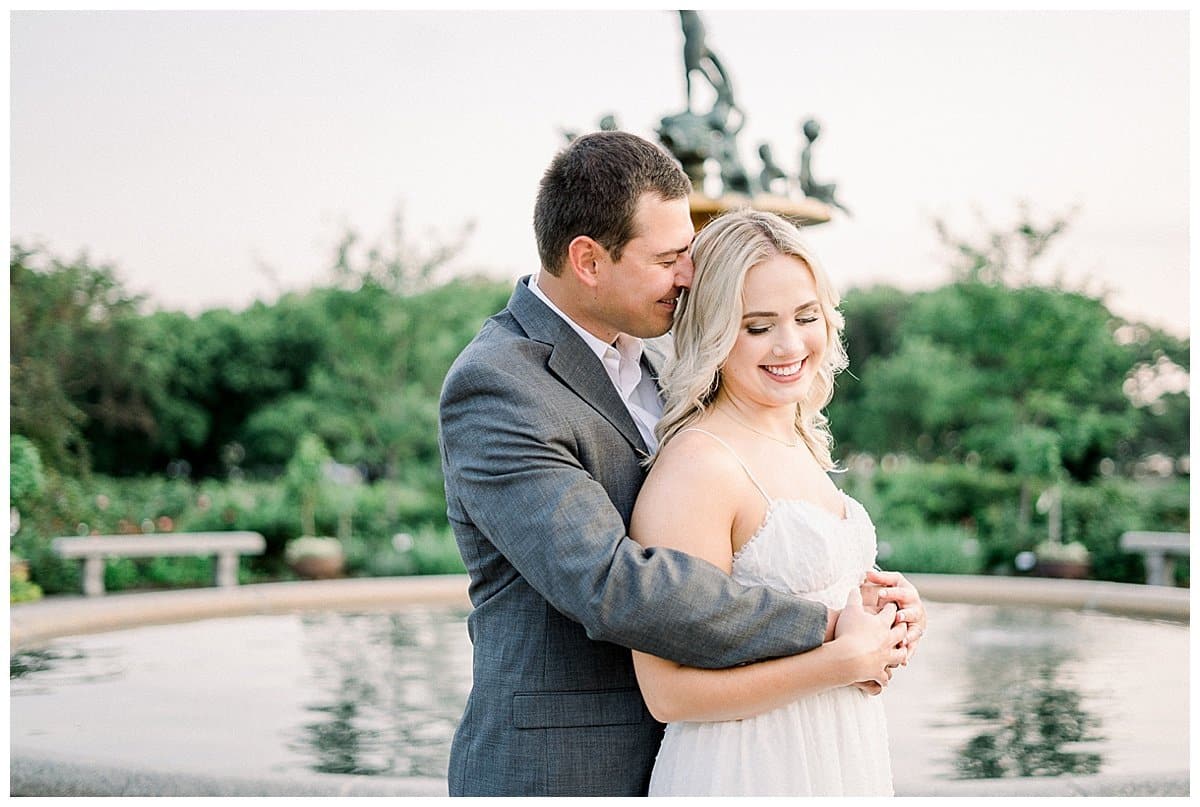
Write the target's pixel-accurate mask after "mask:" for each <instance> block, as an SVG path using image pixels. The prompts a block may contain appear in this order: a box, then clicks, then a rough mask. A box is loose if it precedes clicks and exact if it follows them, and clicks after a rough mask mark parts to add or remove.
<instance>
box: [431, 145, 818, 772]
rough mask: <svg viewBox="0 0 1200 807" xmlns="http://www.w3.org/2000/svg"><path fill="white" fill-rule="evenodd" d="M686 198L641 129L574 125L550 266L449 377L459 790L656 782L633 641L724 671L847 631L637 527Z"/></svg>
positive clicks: (687, 223)
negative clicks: (644, 537)
mask: <svg viewBox="0 0 1200 807" xmlns="http://www.w3.org/2000/svg"><path fill="white" fill-rule="evenodd" d="M689 190H690V183H689V182H688V179H687V177H686V176H685V175H684V173H683V172H682V171H681V170H680V169H679V167H678V166H677V165H676V164H675V163H674V162H673V161H672V160H671V158H670V157H669V156H667V154H666V153H665V152H663V151H662V150H661V149H659V148H658V147H656V146H654V145H653V144H651V143H649V142H647V141H645V140H642V139H641V138H638V137H635V136H633V135H630V134H626V133H624V132H598V133H595V134H590V135H586V136H584V137H580V138H577V139H576V140H575V141H574V142H572V143H571V144H570V145H569V146H568V147H567V148H566V149H565V150H564V151H562V152H561V153H559V155H558V156H556V157H555V159H554V161H553V162H552V163H551V165H550V167H549V169H547V171H546V174H545V176H544V177H543V179H542V182H541V186H540V189H539V193H538V197H537V203H536V208H535V212H534V229H535V233H536V236H537V243H538V252H539V256H540V258H541V264H542V268H541V272H540V273H539V274H537V276H536V277H530V278H523V279H522V280H521V281H520V282H519V283H518V284H517V287H516V290H515V291H514V292H513V295H512V298H511V299H510V300H509V302H508V306H507V307H506V308H505V309H504V310H503V311H501V312H500V313H499V314H497V315H496V316H494V317H492V318H491V319H489V320H488V321H487V322H486V323H485V324H484V326H483V328H482V329H481V330H480V332H479V335H478V336H477V337H476V338H475V340H474V341H472V342H471V344H470V345H468V346H467V348H466V349H465V350H464V351H463V352H462V354H461V355H460V356H459V357H458V359H457V361H455V363H454V366H453V367H452V368H451V369H450V372H449V374H448V375H447V377H446V381H445V385H444V387H443V391H442V400H441V445H442V463H443V470H444V472H445V478H446V501H447V510H448V515H449V518H450V523H451V525H452V526H453V528H454V533H455V537H456V538H457V541H458V547H459V551H460V552H461V553H462V557H463V561H464V562H465V564H466V567H467V570H468V571H469V572H470V596H471V602H472V604H473V605H474V610H473V611H472V613H471V616H470V618H469V620H468V628H469V631H470V635H471V641H472V642H473V644H474V685H473V687H472V690H471V695H470V698H469V699H468V701H467V707H466V711H465V713H464V715H463V718H462V722H461V724H460V725H459V727H458V730H457V732H456V733H455V735H454V743H453V747H452V749H451V755H450V771H449V788H450V793H451V795H484V796H488V795H491V796H496V795H542V796H580V795H586V796H601V795H612V796H633V795H644V794H645V793H646V790H647V786H648V784H649V779H650V769H651V767H652V765H653V762H654V757H655V754H656V753H657V750H658V745H659V741H660V738H661V736H662V725H661V724H659V723H657V722H656V721H655V720H654V719H653V718H652V717H651V716H650V714H649V712H648V711H647V710H646V707H645V705H644V703H643V701H642V698H641V695H640V693H639V691H638V687H637V681H636V679H635V677H634V672H633V664H632V660H631V657H630V653H629V650H628V649H627V648H631V647H632V648H636V649H638V650H643V651H646V652H649V653H653V654H655V655H657V656H662V657H665V658H669V659H673V660H675V661H677V662H679V663H682V664H686V665H690V666H696V667H707V668H719V667H731V666H734V665H737V664H742V663H746V662H751V661H755V660H759V659H765V658H772V657H777V656H784V655H790V654H793V653H801V652H804V651H806V650H810V649H812V648H814V647H817V646H819V645H820V644H821V643H822V642H823V641H824V640H825V639H826V638H827V636H828V637H831V636H832V630H833V626H834V623H835V622H836V613H834V612H830V611H828V610H827V609H826V608H825V607H824V606H821V605H817V604H814V603H810V602H805V601H802V600H799V599H797V598H795V597H791V596H788V595H785V594H782V593H780V592H776V591H772V590H769V589H765V588H746V587H743V586H741V585H738V584H736V583H734V582H733V581H732V580H731V579H730V578H729V577H728V576H727V575H726V574H724V573H723V572H721V571H720V570H718V569H717V568H716V567H714V566H712V565H710V564H708V563H706V562H704V561H701V560H698V559H696V558H692V557H690V556H688V555H686V554H684V553H681V552H677V551H674V550H670V549H661V548H660V549H643V548H642V547H640V546H639V545H638V544H636V543H635V542H634V541H632V540H631V539H630V538H629V537H627V535H626V528H627V525H628V523H629V516H630V513H631V512H632V510H633V504H634V500H635V499H636V497H637V494H638V490H639V488H640V487H641V485H642V481H643V479H644V476H645V472H644V470H643V467H642V465H641V461H642V459H643V458H645V457H646V456H647V454H648V452H650V451H653V450H654V448H655V447H656V446H655V440H654V434H653V428H654V423H655V421H656V419H657V418H658V416H659V415H660V414H661V408H662V404H661V401H660V400H659V397H658V390H657V386H656V381H655V379H656V376H657V365H658V362H659V361H660V360H661V357H655V356H654V355H653V353H652V346H651V345H650V344H649V343H645V344H644V343H643V342H642V340H643V339H651V338H652V337H658V336H661V335H662V334H664V333H666V331H667V329H668V328H669V327H670V326H671V321H672V316H673V313H674V309H675V303H676V300H677V299H678V296H679V293H680V292H681V291H682V290H683V289H685V288H687V287H688V285H689V284H690V283H691V275H692V266H691V260H690V258H689V256H688V247H689V245H690V244H691V240H692V235H693V231H692V224H691V218H690V215H689V209H688V199H687V196H688V192H689ZM696 495H697V496H703V495H704V491H696Z"/></svg>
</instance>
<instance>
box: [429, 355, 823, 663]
mask: <svg viewBox="0 0 1200 807" xmlns="http://www.w3.org/2000/svg"><path fill="white" fill-rule="evenodd" d="M561 417H562V415H561V414H560V413H556V412H553V411H550V409H549V407H547V406H545V405H544V403H542V402H540V401H539V399H538V396H537V395H536V392H535V390H534V389H532V386H531V385H530V384H528V383H522V381H521V379H519V378H517V377H516V376H513V375H510V374H506V373H504V372H502V371H500V370H497V369H495V368H491V367H481V366H479V365H478V364H476V365H472V364H469V363H468V364H466V365H463V366H459V367H456V368H455V370H454V371H452V373H451V374H450V376H449V377H448V378H447V381H446V385H445V388H444V389H443V394H442V402H441V430H442V431H441V441H442V453H443V462H444V470H445V473H446V479H447V495H448V496H451V497H453V498H454V502H453V503H452V505H451V509H452V511H453V510H454V509H455V508H461V509H462V511H463V512H465V513H466V514H467V516H468V517H469V518H470V520H471V521H473V522H474V523H475V525H476V526H477V527H478V529H479V530H480V531H481V532H482V533H483V534H484V535H486V536H487V538H488V539H489V540H490V541H491V542H492V543H494V544H495V546H496V547H497V548H498V549H499V550H500V552H502V553H503V554H504V556H505V557H506V558H507V559H508V561H509V562H510V563H511V564H512V565H513V566H514V567H515V568H516V570H517V571H518V572H519V573H520V574H521V575H522V577H524V579H525V580H526V581H528V583H529V584H530V585H531V586H533V588H534V589H535V590H537V591H538V592H539V593H540V594H541V595H542V596H543V597H545V598H546V600H547V601H548V602H549V603H550V604H551V605H552V606H553V607H554V608H556V609H557V610H559V611H560V612H562V613H563V614H565V615H567V616H568V617H570V618H571V619H573V620H575V621H577V622H579V623H580V624H581V625H582V626H583V627H584V629H585V630H586V631H587V635H588V636H589V637H590V638H592V639H594V640H597V641H607V642H613V643H615V644H619V645H623V646H625V647H631V648H634V649H637V650H642V651H644V652H647V653H652V654H654V655H657V656H661V657H663V658H668V659H672V660H674V661H677V662H679V663H681V664H685V665H688V666H693V667H707V668H720V667H732V666H735V665H738V664H742V663H746V662H751V661H757V660H760V659H766V658H775V657H778V656H785V655H792V654H795V653H801V652H804V651H806V650H811V649H812V648H814V647H817V646H819V645H820V644H821V643H822V641H823V639H824V634H825V626H826V621H827V611H826V609H825V607H824V606H823V605H819V604H816V603H812V602H808V601H805V600H801V599H799V598H797V597H794V596H791V595H787V594H784V593H781V592H777V591H774V590H771V589H768V588H765V587H757V586H756V587H746V586H742V585H740V584H738V583H735V582H734V581H733V580H732V579H731V578H730V577H729V576H728V575H727V574H725V573H724V572H723V571H721V570H720V569H718V568H717V567H715V566H713V565H712V564H710V563H708V562H706V561H703V560H700V559H698V558H694V557H692V556H690V555H687V554H685V553H683V552H679V551H676V550H672V549H665V548H655V549H643V548H642V547H641V546H640V545H639V544H637V543H636V542H635V541H633V540H632V539H631V538H629V537H628V536H627V535H626V530H625V524H624V522H623V521H622V519H621V515H620V513H619V512H618V511H617V510H616V508H615V507H614V506H613V504H612V502H611V501H610V500H609V498H608V495H607V494H606V492H605V490H604V488H603V487H602V486H601V485H600V484H599V483H598V482H597V481H596V480H595V479H593V478H592V476H591V475H590V474H589V473H588V472H587V470H586V469H585V468H584V467H582V465H581V464H580V462H579V460H578V458H577V457H576V455H575V453H574V446H573V444H572V442H571V437H570V431H569V428H567V427H565V426H564V425H563V423H562V422H561ZM556 418H557V419H559V422H558V423H557V424H556V423H555V420H556Z"/></svg>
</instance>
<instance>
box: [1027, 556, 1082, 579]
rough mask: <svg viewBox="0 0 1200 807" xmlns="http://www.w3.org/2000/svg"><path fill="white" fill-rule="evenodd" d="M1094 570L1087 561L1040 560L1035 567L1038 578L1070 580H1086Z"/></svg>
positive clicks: (1034, 570)
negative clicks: (1063, 578)
mask: <svg viewBox="0 0 1200 807" xmlns="http://www.w3.org/2000/svg"><path fill="white" fill-rule="evenodd" d="M1091 570H1092V563H1091V561H1087V560H1082V561H1081V560H1039V561H1038V562H1037V565H1036V566H1034V567H1033V573H1034V574H1036V575H1037V576H1038V577H1065V578H1067V579H1070V580H1085V579H1087V576H1088V574H1089V573H1090V572H1091Z"/></svg>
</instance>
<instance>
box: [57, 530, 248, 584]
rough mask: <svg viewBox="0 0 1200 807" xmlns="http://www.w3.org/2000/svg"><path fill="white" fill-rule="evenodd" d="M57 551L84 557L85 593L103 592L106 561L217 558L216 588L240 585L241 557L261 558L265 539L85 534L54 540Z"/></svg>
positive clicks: (205, 534) (226, 534)
mask: <svg viewBox="0 0 1200 807" xmlns="http://www.w3.org/2000/svg"><path fill="white" fill-rule="evenodd" d="M51 547H52V548H53V549H54V551H55V552H56V553H57V554H58V555H59V556H60V557H63V558H83V593H84V594H86V595H87V596H89V597H98V596H100V595H101V594H103V593H104V562H105V560H106V559H107V558H157V557H163V556H177V555H188V556H201V557H203V556H206V555H215V556H216V558H217V574H216V577H217V585H218V586H223V587H228V586H236V585H237V572H238V556H239V555H261V554H262V553H263V551H264V550H265V549H266V548H267V542H266V540H265V539H264V538H263V537H262V536H261V535H260V534H258V533H257V532H176V533H148V534H144V535H83V536H78V537H74V536H71V537H65V538H55V539H54V540H53V541H52V542H51Z"/></svg>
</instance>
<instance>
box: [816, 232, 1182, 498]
mask: <svg viewBox="0 0 1200 807" xmlns="http://www.w3.org/2000/svg"><path fill="white" fill-rule="evenodd" d="M1065 228H1066V221H1065V220H1062V219H1059V220H1055V221H1053V222H1051V224H1050V225H1048V226H1046V227H1039V226H1036V225H1035V224H1033V223H1032V222H1031V221H1030V220H1029V218H1028V216H1023V217H1022V219H1021V220H1020V222H1019V223H1018V224H1017V226H1016V227H1015V228H1014V229H1013V230H1012V231H1011V232H1005V231H998V232H993V233H990V234H989V235H988V236H986V237H985V238H984V239H983V242H982V245H975V244H972V243H970V242H968V241H965V240H956V239H954V238H953V237H951V236H949V235H948V232H947V231H946V229H945V228H944V227H943V226H940V225H939V232H942V233H943V235H944V237H946V238H947V239H948V244H947V246H948V247H950V249H951V252H952V254H953V255H954V256H957V261H958V262H957V263H956V264H955V275H956V280H954V281H953V282H951V283H949V284H947V285H945V286H942V287H940V288H937V289H934V290H932V291H924V292H914V293H904V292H899V291H896V290H894V289H888V288H886V287H876V288H873V289H867V290H863V291H852V292H850V293H848V294H847V295H846V301H845V304H844V309H845V313H846V319H847V331H846V340H847V348H848V352H849V354H850V357H851V366H850V368H851V373H852V375H851V377H849V378H846V379H843V380H842V381H841V382H840V383H841V386H840V389H839V392H838V395H837V396H835V398H834V402H833V403H832V404H831V406H830V413H831V419H832V421H833V426H834V430H835V434H836V435H837V436H838V438H839V442H840V444H841V446H842V449H843V450H844V451H862V452H868V453H873V454H880V453H885V452H897V453H903V454H908V455H910V456H913V457H916V458H919V459H922V460H925V461H931V460H936V459H945V460H951V461H955V462H961V461H963V460H966V459H968V458H969V459H970V460H971V461H973V462H978V463H981V464H982V465H983V466H984V467H989V468H995V469H998V470H1002V471H1007V472H1013V473H1017V474H1019V475H1022V476H1028V477H1037V478H1041V479H1053V478H1057V477H1058V476H1060V475H1062V474H1068V475H1070V476H1071V477H1073V478H1075V479H1078V480H1087V479H1091V478H1093V477H1094V476H1096V474H1097V473H1098V472H1099V469H1100V467H1101V463H1102V462H1103V461H1104V460H1106V459H1108V460H1110V461H1115V460H1122V461H1125V462H1126V463H1128V462H1130V461H1132V460H1134V459H1137V458H1138V457H1140V456H1144V455H1145V454H1147V453H1150V452H1152V451H1164V452H1168V453H1171V454H1172V455H1173V456H1181V455H1185V454H1187V451H1188V447H1187V429H1186V417H1185V416H1184V412H1185V411H1186V408H1187V407H1186V404H1187V396H1186V393H1184V392H1174V393H1171V394H1167V395H1161V394H1159V395H1155V394H1154V387H1155V384H1159V385H1161V383H1162V378H1161V376H1162V375H1163V374H1166V373H1169V372H1170V371H1172V370H1175V371H1177V372H1178V373H1180V374H1185V373H1186V368H1187V367H1188V363H1189V362H1188V353H1187V344H1186V342H1185V341H1184V340H1181V339H1177V338H1174V337H1171V336H1170V335H1169V334H1166V333H1163V332H1161V331H1156V330H1154V329H1151V328H1148V327H1147V326H1144V325H1140V324H1131V323H1126V322H1124V321H1123V320H1121V319H1120V318H1119V317H1116V316H1115V315H1114V314H1112V313H1111V312H1110V311H1109V310H1108V309H1107V307H1106V306H1105V305H1104V302H1103V301H1102V300H1100V299H1097V298H1094V297H1090V296H1087V295H1085V294H1082V293H1079V292H1075V291H1070V290H1067V289H1064V288H1061V287H1057V286H1038V285H1032V284H1027V283H1024V281H1025V280H1027V279H1028V278H1029V277H1030V276H1031V273H1032V269H1031V265H1032V264H1033V263H1035V262H1036V260H1037V259H1038V257H1039V256H1042V255H1043V254H1044V253H1045V250H1046V249H1047V246H1048V245H1049V244H1050V243H1051V242H1052V240H1053V239H1054V237H1055V236H1057V235H1058V234H1060V233H1061V232H1063V230H1064V229H1065ZM859 319H867V320H868V321H869V322H868V323H867V324H860V323H858V322H857V320H859ZM860 379H861V380H860ZM1139 392H1142V393H1144V394H1143V395H1141V397H1139V395H1138V393H1139ZM1131 393H1132V394H1131Z"/></svg>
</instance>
